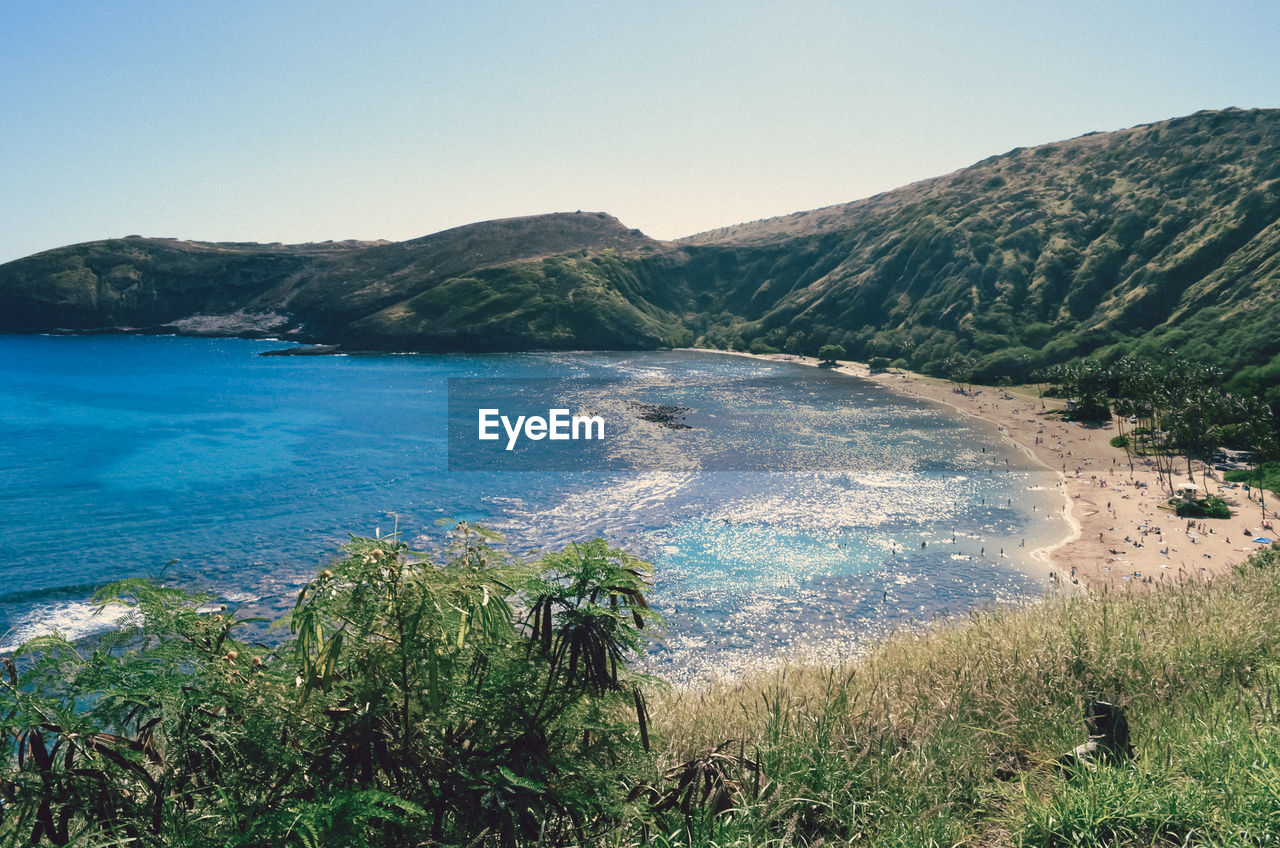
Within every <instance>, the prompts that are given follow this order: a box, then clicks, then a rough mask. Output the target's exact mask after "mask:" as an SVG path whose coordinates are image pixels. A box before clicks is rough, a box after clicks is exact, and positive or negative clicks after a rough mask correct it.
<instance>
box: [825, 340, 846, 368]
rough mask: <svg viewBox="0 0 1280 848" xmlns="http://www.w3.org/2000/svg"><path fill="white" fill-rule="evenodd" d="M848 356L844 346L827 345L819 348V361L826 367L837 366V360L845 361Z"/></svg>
mask: <svg viewBox="0 0 1280 848" xmlns="http://www.w3.org/2000/svg"><path fill="white" fill-rule="evenodd" d="M846 356H848V354H847V353H846V352H845V349H844V345H838V344H827V345H823V346H822V347H820V348H818V359H819V360H821V364H822V365H825V366H832V365H835V364H836V360H837V359H844V358H845V357H846Z"/></svg>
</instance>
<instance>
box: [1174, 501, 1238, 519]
mask: <svg viewBox="0 0 1280 848" xmlns="http://www.w3.org/2000/svg"><path fill="white" fill-rule="evenodd" d="M1173 504H1174V511H1175V512H1177V514H1178V517H1179V518H1230V517H1231V508H1230V507H1229V506H1227V502H1226V501H1224V500H1222V498H1215V497H1212V496H1210V497H1207V498H1204V499H1203V500H1179V499H1177V498H1175V499H1174V501H1173Z"/></svg>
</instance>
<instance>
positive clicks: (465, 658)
mask: <svg viewBox="0 0 1280 848" xmlns="http://www.w3.org/2000/svg"><path fill="white" fill-rule="evenodd" d="M491 539H492V537H491V536H490V535H488V534H485V533H484V532H482V531H480V530H478V529H476V528H473V527H470V526H467V525H459V527H458V529H457V530H456V531H455V532H454V534H453V536H452V541H451V544H450V546H449V547H448V549H447V550H446V551H444V552H443V556H442V557H440V559H439V561H434V560H432V559H431V558H428V557H425V556H423V555H419V554H415V553H413V552H411V551H410V550H409V548H408V546H407V545H406V544H405V543H403V542H401V541H399V540H398V539H395V538H385V539H353V541H352V542H351V543H350V544H349V545H347V546H346V547H345V548H344V549H343V552H344V556H343V558H342V559H341V560H339V561H337V562H335V563H334V564H333V565H331V566H330V567H329V568H326V569H324V570H323V571H322V572H321V573H320V574H319V575H318V576H317V577H316V578H315V579H314V580H312V581H311V582H310V583H308V584H307V585H306V586H305V587H304V588H303V589H302V591H301V592H300V594H299V596H298V601H297V604H296V606H295V608H294V611H293V613H292V615H291V616H289V619H288V625H289V628H290V630H291V632H292V633H293V634H294V635H293V636H292V638H289V639H287V640H285V641H284V642H283V643H281V644H279V645H277V646H275V647H263V646H261V645H257V644H254V643H251V642H247V641H241V640H238V639H237V638H236V633H237V632H238V631H239V628H240V627H241V626H242V625H243V624H245V623H246V622H245V621H244V620H242V619H237V618H235V617H234V615H229V614H225V613H224V612H221V611H219V612H215V613H210V612H208V611H207V610H208V609H209V607H207V606H202V603H203V602H205V601H207V598H202V597H199V596H194V595H190V594H187V593H185V592H182V591H180V590H178V589H175V588H171V587H167V586H162V585H159V584H157V583H155V582H152V581H148V580H128V581H124V582H120V583H116V584H112V585H111V586H108V587H106V588H105V589H103V590H102V591H101V592H100V593H99V594H98V600H99V602H100V603H103V604H108V603H121V604H124V605H126V606H127V607H128V608H129V613H128V616H127V619H126V620H127V626H126V627H125V628H124V629H123V630H122V631H120V632H119V633H115V634H112V635H111V636H108V637H106V638H105V639H104V640H103V641H102V643H101V644H100V645H98V646H97V647H96V649H94V650H92V651H89V650H87V649H85V650H82V649H81V648H79V647H77V646H74V645H71V644H70V643H67V642H66V641H64V640H61V639H59V638H57V637H45V638H42V639H37V640H34V641H32V642H29V643H27V644H26V645H24V646H23V647H22V648H21V649H20V651H19V652H18V654H17V662H12V661H9V662H8V672H9V674H8V681H7V685H3V686H0V732H3V734H4V736H5V738H7V739H13V740H14V745H13V747H12V748H9V749H6V755H7V756H6V762H5V767H4V769H3V771H0V798H3V799H4V802H5V806H4V807H0V811H3V820H0V842H3V843H4V844H16V842H10V841H8V840H14V839H20V840H22V841H24V842H31V843H33V844H38V843H40V841H41V839H47V840H48V841H49V842H51V843H53V844H55V845H62V844H67V842H68V841H69V840H71V841H74V843H75V844H117V842H119V844H125V843H127V844H130V845H156V846H160V845H164V846H169V845H215V844H216V845H290V844H303V845H344V846H362V845H372V844H378V845H391V844H394V845H416V844H423V843H430V844H440V843H449V844H465V843H469V842H471V841H472V840H473V839H475V838H476V837H477V836H478V835H481V834H487V836H488V838H489V839H490V840H491V841H492V843H493V844H498V845H514V844H516V843H518V842H524V841H528V842H539V843H540V844H551V845H555V844H565V843H574V844H581V843H586V842H590V841H593V840H595V839H597V838H598V837H599V836H600V835H601V834H602V833H604V832H606V831H608V830H611V829H613V828H615V827H616V826H617V825H618V823H619V822H620V821H621V820H622V818H623V816H624V815H625V814H626V811H627V810H628V809H629V808H630V806H631V802H630V801H629V800H628V797H627V793H628V785H629V784H631V783H633V782H634V781H633V779H632V775H636V774H644V773H646V763H647V761H648V760H647V754H646V751H647V748H648V731H647V721H648V719H647V714H646V709H645V701H644V697H643V695H642V694H641V690H640V684H641V682H642V678H640V677H639V676H637V675H636V674H635V673H634V672H632V671H631V670H629V668H628V660H629V659H630V658H632V657H633V656H635V655H636V654H637V652H639V651H640V649H641V647H642V637H643V634H642V628H644V627H646V626H648V625H649V624H652V623H655V622H656V621H657V616H656V615H655V614H654V613H652V612H651V611H650V610H649V608H648V605H647V603H646V600H645V596H644V592H645V591H646V590H647V588H648V586H647V582H646V577H647V574H648V570H649V567H648V565H647V564H645V563H643V562H641V561H640V560H637V559H635V558H633V557H631V556H628V555H627V554H624V553H622V552H621V551H617V550H613V549H611V548H609V547H608V546H607V545H606V544H605V543H604V542H603V541H602V540H599V539H597V540H595V541H592V542H588V543H586V544H583V545H571V546H570V547H568V548H566V549H565V550H563V551H561V552H559V553H553V554H548V555H546V556H545V557H543V558H542V559H541V560H540V561H538V562H532V563H528V562H522V561H519V560H516V559H514V558H512V557H510V556H508V555H506V554H504V553H502V552H501V551H499V550H497V549H495V548H494V547H492V546H491V545H490V544H489V542H490V541H491Z"/></svg>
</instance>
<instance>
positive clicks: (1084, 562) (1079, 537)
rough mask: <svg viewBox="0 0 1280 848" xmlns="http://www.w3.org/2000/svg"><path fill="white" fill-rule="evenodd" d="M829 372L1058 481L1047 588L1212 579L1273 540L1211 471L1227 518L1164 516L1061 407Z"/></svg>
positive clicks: (1096, 434)
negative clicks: (1058, 526) (932, 407)
mask: <svg viewBox="0 0 1280 848" xmlns="http://www.w3.org/2000/svg"><path fill="white" fill-rule="evenodd" d="M742 355H744V356H753V354H742ZM757 358H760V359H772V360H779V361H787V362H798V363H802V364H807V365H813V366H816V365H817V364H818V361H817V360H816V359H814V358H813V357H800V356H791V355H786V354H774V355H758V356H757ZM835 370H837V371H839V372H841V373H845V374H851V375H853V376H856V377H862V378H864V379H868V380H872V381H873V382H876V383H878V384H880V385H882V386H884V387H885V388H888V389H890V390H892V391H895V392H899V393H902V394H905V395H911V396H913V397H918V398H923V399H926V400H930V401H934V402H936V403H942V404H946V405H947V406H949V407H951V408H953V409H954V410H956V411H958V412H960V413H961V414H964V415H972V416H974V417H977V418H981V419H983V420H985V421H988V422H990V423H991V424H992V425H994V426H995V427H996V428H997V429H998V430H999V431H1000V433H1001V434H1002V435H1003V436H1004V437H1005V438H1007V439H1008V440H1010V441H1011V442H1012V443H1013V444H1016V445H1018V446H1019V447H1021V448H1022V449H1023V450H1024V451H1026V452H1027V454H1028V455H1029V456H1031V457H1033V458H1034V459H1035V460H1037V461H1039V462H1040V463H1041V464H1043V465H1044V466H1045V467H1047V468H1049V469H1050V470H1052V471H1054V472H1056V473H1057V475H1058V488H1059V490H1060V491H1061V492H1062V494H1063V498H1064V505H1065V507H1066V511H1065V515H1066V517H1067V519H1068V521H1069V523H1070V525H1071V527H1072V531H1071V533H1070V535H1069V536H1068V537H1067V538H1065V539H1063V540H1062V541H1060V542H1058V543H1057V544H1055V545H1053V546H1051V547H1048V548H1043V549H1041V550H1039V551H1037V552H1036V556H1037V557H1038V558H1040V559H1043V560H1044V561H1045V562H1046V564H1047V565H1048V567H1049V569H1050V575H1051V579H1053V580H1055V581H1059V582H1061V583H1062V584H1063V585H1077V586H1082V587H1085V588H1090V589H1095V590H1101V589H1108V590H1114V589H1123V588H1127V587H1138V586H1144V587H1145V586H1152V587H1154V586H1158V585H1160V584H1162V583H1167V582H1169V581H1174V580H1182V579H1186V578H1202V577H1212V576H1213V575H1215V574H1220V573H1222V572H1224V571H1227V570H1229V569H1230V568H1231V567H1232V566H1234V565H1236V564H1237V563H1239V562H1241V561H1243V560H1244V559H1245V558H1246V557H1247V556H1248V555H1249V554H1251V553H1253V552H1254V551H1255V550H1258V549H1260V548H1262V547H1265V545H1262V544H1257V543H1254V542H1253V541H1252V540H1253V539H1254V538H1255V537H1259V536H1261V537H1265V538H1276V536H1275V533H1274V531H1273V530H1272V529H1269V528H1267V527H1264V526H1263V520H1264V519H1263V514H1262V509H1261V508H1260V507H1259V505H1258V503H1257V501H1256V500H1249V499H1248V497H1247V495H1246V493H1245V491H1244V489H1243V488H1240V487H1234V488H1231V486H1233V484H1229V483H1224V482H1223V481H1222V476H1221V474H1220V473H1217V472H1215V471H1214V470H1212V469H1209V494H1213V495H1217V496H1218V497H1221V498H1222V499H1223V500H1225V501H1226V502H1227V503H1228V504H1230V505H1231V509H1232V517H1231V518H1224V519H1211V518H1205V519H1194V520H1191V519H1185V518H1179V517H1177V516H1176V515H1174V513H1173V512H1172V510H1169V509H1165V508H1162V507H1163V506H1164V504H1165V503H1166V502H1167V501H1168V498H1169V493H1168V491H1167V490H1166V489H1164V488H1163V487H1162V484H1161V482H1160V480H1159V478H1158V476H1157V474H1156V472H1155V470H1154V468H1153V467H1151V466H1150V465H1149V464H1148V463H1147V461H1146V460H1143V459H1142V458H1137V457H1135V459H1134V462H1133V470H1132V471H1131V470H1130V467H1129V462H1128V460H1127V459H1126V457H1125V452H1124V450H1123V449H1121V448H1115V447H1112V446H1111V438H1112V437H1113V436H1115V435H1116V434H1117V429H1116V426H1115V424H1114V423H1108V424H1106V425H1105V426H1089V427H1086V426H1083V425H1081V424H1077V423H1074V422H1070V421H1062V420H1061V417H1060V415H1059V414H1056V413H1058V412H1059V411H1060V410H1061V408H1062V405H1063V404H1062V401H1059V400H1055V399H1053V398H1045V399H1041V398H1039V397H1037V396H1035V394H1034V393H1027V392H1026V391H1025V390H1023V391H1019V390H1018V389H1012V390H1010V391H1009V392H1008V393H1006V392H1005V391H1004V390H1003V389H999V388H992V387H989V386H974V387H972V389H971V390H970V391H968V392H965V393H961V392H959V391H958V390H957V389H956V387H955V385H954V384H952V383H949V382H947V381H945V380H939V379H935V378H931V377H924V376H921V375H919V374H913V373H909V372H899V371H896V370H894V371H887V372H880V373H876V374H872V373H871V372H870V370H869V369H868V368H867V366H865V365H863V364H861V363H856V362H842V363H841V364H840V366H839V367H838V368H837V369H835ZM1177 467H1178V468H1179V469H1181V471H1180V472H1179V475H1178V476H1177V477H1175V480H1178V481H1182V480H1185V479H1186V476H1185V474H1186V472H1185V467H1186V464H1185V462H1179V463H1178V465H1177ZM1194 468H1195V481H1196V483H1197V484H1200V485H1203V471H1204V469H1203V468H1202V467H1201V465H1200V463H1198V462H1197V463H1195V464H1194ZM1272 506H1273V504H1272V503H1271V502H1270V501H1268V509H1267V514H1266V520H1267V521H1270V522H1271V523H1272V527H1274V526H1275V520H1276V519H1275V516H1274V512H1273V511H1272V509H1271V507H1272Z"/></svg>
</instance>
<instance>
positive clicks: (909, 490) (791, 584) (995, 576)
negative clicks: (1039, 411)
mask: <svg viewBox="0 0 1280 848" xmlns="http://www.w3.org/2000/svg"><path fill="white" fill-rule="evenodd" d="M281 347H284V345H282V344H281V343H280V342H273V341H256V340H255V341H251V340H243V339H194V338H179V337H169V336H123V335H112V336H35V335H28V336H12V335H11V336H0V479H2V480H3V481H4V485H3V486H2V487H0V651H3V650H11V649H12V648H13V647H14V646H15V645H17V644H18V643H20V642H21V641H22V640H24V639H27V638H30V637H31V636H33V635H36V634H38V633H41V632H47V631H49V630H51V629H56V630H57V631H58V632H60V633H61V634H62V635H64V636H67V637H70V638H79V637H84V636H87V635H90V634H92V633H93V632H96V631H100V630H102V629H104V628H107V627H110V626H111V625H112V621H113V618H112V613H111V610H107V611H104V612H97V611H95V609H94V607H93V606H92V605H91V604H90V603H89V598H90V596H91V595H92V593H93V591H94V588H95V587H96V586H99V585H101V584H103V583H105V582H107V581H110V580H114V579H118V578H120V577H125V576H137V575H146V574H154V575H164V576H165V578H166V579H171V580H177V581H179V582H181V583H183V584H185V585H188V586H191V587H193V588H197V589H201V590H204V591H208V592H210V593H212V594H214V595H215V596H216V597H218V598H219V599H221V601H222V602H224V603H227V604H228V605H231V606H234V607H237V608H241V609H242V610H244V611H245V612H255V613H263V614H267V615H279V614H282V613H283V612H285V611H286V610H287V609H288V608H289V607H290V606H291V605H292V601H293V597H294V595H295V594H296V592H297V590H298V587H299V586H300V585H301V584H302V583H303V582H305V581H306V580H307V579H308V578H309V577H310V576H311V575H313V574H314V573H315V571H317V570H318V569H320V568H322V567H323V566H324V564H325V562H326V561H328V560H329V559H330V558H331V557H332V556H333V555H334V553H335V552H336V551H337V548H338V546H339V545H340V544H342V542H343V541H344V540H346V539H347V538H349V535H348V534H356V535H373V534H375V533H382V534H386V533H390V532H399V533H400V534H401V535H402V537H403V538H405V539H406V540H407V541H409V542H410V543H411V544H413V545H414V547H415V548H417V549H420V550H425V551H431V550H434V549H436V548H438V547H439V545H440V544H441V543H442V540H443V533H444V529H443V528H442V526H441V525H440V522H441V521H442V520H445V519H448V520H465V521H474V522H479V523H481V524H483V525H485V526H487V527H490V528H492V529H495V530H497V531H499V532H500V533H502V534H503V535H504V537H505V539H506V544H507V546H508V547H509V548H510V549H511V550H512V551H513V552H516V553H518V554H521V555H536V552H537V551H539V550H542V549H551V548H557V547H561V546H563V545H565V544H568V543H569V542H572V541H575V540H583V539H587V538H592V537H594V536H604V537H605V538H607V539H609V540H610V541H611V542H612V543H614V544H615V545H617V546H620V547H623V548H625V549H627V550H629V551H631V552H633V553H635V554H638V555H640V556H642V557H644V558H646V559H648V560H649V561H650V562H652V563H653V565H654V569H655V582H654V587H653V594H652V601H653V603H654V606H655V607H656V608H657V609H658V610H659V611H661V612H663V613H664V614H665V615H666V616H667V618H668V621H669V624H668V627H667V632H666V635H665V638H664V639H662V640H661V641H660V642H658V643H655V644H654V646H653V647H652V650H651V656H650V659H649V663H650V665H651V667H652V668H653V670H654V671H656V672H657V673H659V674H662V675H664V676H667V677H669V678H671V679H673V680H689V679H696V678H699V677H701V676H703V675H705V674H708V673H717V674H734V673H738V672H741V671H746V670H749V669H751V668H756V667H760V666H762V665H768V664H771V663H775V662H777V661H778V659H779V658H787V659H790V660H795V659H797V658H804V657H807V658H811V659H816V660H828V661H830V660H837V661H838V660H839V659H841V658H845V657H849V656H852V655H855V654H857V653H858V652H860V651H861V650H863V649H864V648H865V646H866V645H867V644H868V643H869V642H870V641H871V640H873V639H875V638H877V637H879V636H881V635H883V634H885V633H888V632H891V631H893V630H896V629H899V628H903V627H915V626H919V625H921V624H923V623H927V622H929V621H931V620H934V619H937V618H945V617H949V616H958V615H964V614H966V613H967V612H968V611H970V610H973V609H975V608H979V607H983V606H987V605H990V604H993V603H1019V602H1024V601H1029V600H1033V599H1035V598H1038V597H1040V596H1042V595H1043V593H1044V592H1045V588H1046V585H1047V580H1046V577H1047V571H1046V569H1045V567H1044V566H1043V564H1041V563H1039V562H1038V561H1037V560H1035V559H1034V558H1033V557H1032V552H1033V551H1034V550H1035V549H1036V548H1037V547H1040V546H1043V545H1045V544H1048V543H1051V542H1052V541H1055V540H1056V539H1057V538H1060V537H1061V536H1062V535H1064V534H1065V532H1066V528H1065V524H1064V522H1063V520H1062V518H1061V516H1060V514H1059V511H1060V508H1061V498H1060V496H1059V495H1058V494H1057V493H1056V492H1055V491H1054V490H1053V486H1054V483H1055V481H1056V478H1055V477H1054V476H1053V475H1052V474H1051V473H1050V472H1048V471H1047V469H1043V468H1040V467H1036V466H1028V464H1027V463H1028V460H1027V458H1026V456H1025V454H1023V453H1022V452H1021V451H1019V450H1017V449H1016V448H1015V447H1014V446H1012V445H1010V444H1008V443H1006V442H1005V441H1004V440H1002V439H1001V438H1000V436H999V434H998V433H997V432H996V431H995V430H994V428H992V427H990V426H988V425H986V424H984V423H983V422H979V421H975V420H972V419H962V418H959V417H958V416H957V415H955V414H954V413H952V412H951V411H949V410H947V409H945V408H941V407H938V406H936V405H932V404H929V403H927V402H924V401H918V400H914V399H910V398H903V397H900V396H897V395H894V394H892V393H890V392H888V391H887V390H885V389H883V388H881V387H879V386H877V385H876V384H874V383H870V382H868V381H864V380H858V379H856V378H853V377H849V376H845V375H841V374H836V373H832V372H829V371H823V370H819V369H815V368H809V367H805V366H801V365H798V364H794V363H787V362H773V361H762V360H757V359H749V358H744V357H731V356H725V355H721V354H714V353H710V352H706V353H704V352H698V351H658V352H645V353H585V352H584V353H526V354H493V355H395V354H382V355H347V356H279V357H263V356H259V355H258V354H259V353H261V352H262V351H265V350H271V349H279V348H281ZM481 397H487V398H496V400H491V401H485V402H486V403H495V404H498V403H504V402H505V403H509V404H511V405H512V406H513V408H514V407H515V406H519V405H521V404H523V406H520V408H521V409H522V410H523V409H525V407H527V408H529V409H532V408H535V407H537V406H538V404H540V403H541V404H543V405H547V406H551V405H556V404H559V405H564V406H565V407H566V408H569V409H573V410H585V411H591V412H598V413H600V414H601V415H602V416H603V418H604V419H605V420H606V421H607V422H608V426H609V428H610V432H611V437H612V439H613V440H612V441H611V442H609V443H608V444H604V443H599V444H594V443H593V444H588V443H585V442H584V443H578V442H567V441H566V442H562V443H559V444H556V445H552V444H551V443H550V441H531V440H529V439H525V440H524V441H523V443H522V444H521V445H520V446H519V448H518V449H516V450H513V451H510V452H506V451H504V448H505V441H506V440H505V437H504V438H503V439H502V440H499V441H497V442H493V443H489V442H485V443H483V444H481V443H480V442H478V441H476V440H475V439H474V438H471V436H470V434H471V431H470V429H469V427H470V425H469V424H468V423H467V422H469V421H470V420H472V419H471V418H467V417H465V415H467V414H472V413H473V410H472V413H468V412H467V411H466V410H467V408H466V407H465V406H464V407H458V404H460V403H461V402H462V401H463V400H468V401H473V400H475V399H477V398H481ZM451 399H452V400H453V401H454V404H453V405H451V402H450V401H451ZM459 408H461V409H462V410H463V411H462V412H461V413H459ZM655 409H657V410H666V413H665V417H664V415H657V416H655V415H654V414H653V413H654V410H655ZM460 416H461V417H460ZM553 448H554V450H555V451H559V453H555V452H554V451H553ZM547 457H552V459H550V460H548V459H547Z"/></svg>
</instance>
